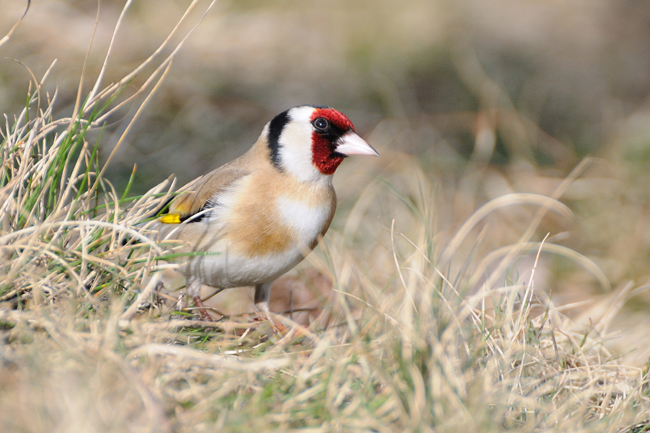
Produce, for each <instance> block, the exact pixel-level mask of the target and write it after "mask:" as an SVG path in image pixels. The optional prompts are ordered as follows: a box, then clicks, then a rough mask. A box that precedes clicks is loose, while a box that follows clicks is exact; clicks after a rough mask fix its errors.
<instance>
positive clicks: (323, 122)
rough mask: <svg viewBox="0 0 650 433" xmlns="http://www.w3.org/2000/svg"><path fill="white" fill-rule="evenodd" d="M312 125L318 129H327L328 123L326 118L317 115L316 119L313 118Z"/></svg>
mask: <svg viewBox="0 0 650 433" xmlns="http://www.w3.org/2000/svg"><path fill="white" fill-rule="evenodd" d="M312 125H314V128H316V129H318V130H319V131H325V130H327V129H329V126H330V123H329V122H328V121H327V119H325V118H323V117H319V118H317V119H314V121H313V122H312Z"/></svg>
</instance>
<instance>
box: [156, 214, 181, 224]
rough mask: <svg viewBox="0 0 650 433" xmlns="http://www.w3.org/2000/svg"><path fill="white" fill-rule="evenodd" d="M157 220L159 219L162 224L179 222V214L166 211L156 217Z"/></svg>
mask: <svg viewBox="0 0 650 433" xmlns="http://www.w3.org/2000/svg"><path fill="white" fill-rule="evenodd" d="M158 221H160V222H161V223H163V224H180V223H181V215H180V214H177V213H168V214H166V215H163V216H161V217H160V218H158Z"/></svg>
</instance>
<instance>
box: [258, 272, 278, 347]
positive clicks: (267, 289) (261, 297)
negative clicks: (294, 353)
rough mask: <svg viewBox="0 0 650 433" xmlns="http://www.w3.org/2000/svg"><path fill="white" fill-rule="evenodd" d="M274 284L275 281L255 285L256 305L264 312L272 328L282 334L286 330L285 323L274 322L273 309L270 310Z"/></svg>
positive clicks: (275, 332) (276, 332)
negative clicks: (272, 317)
mask: <svg viewBox="0 0 650 433" xmlns="http://www.w3.org/2000/svg"><path fill="white" fill-rule="evenodd" d="M272 286H273V281H269V282H266V283H262V284H258V285H257V286H255V307H256V308H257V309H258V310H259V312H260V313H262V314H263V315H264V316H265V318H266V320H268V321H269V324H270V325H271V329H272V330H273V333H274V334H282V333H283V332H284V331H285V327H284V325H282V323H278V322H274V321H273V319H271V314H270V313H271V311H270V310H269V301H270V300H271V287H272Z"/></svg>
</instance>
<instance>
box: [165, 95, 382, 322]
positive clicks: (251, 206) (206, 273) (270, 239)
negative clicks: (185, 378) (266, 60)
mask: <svg viewBox="0 0 650 433" xmlns="http://www.w3.org/2000/svg"><path fill="white" fill-rule="evenodd" d="M350 155H371V156H379V153H378V152H377V151H376V150H375V149H374V148H373V147H372V146H370V145H369V144H368V143H367V142H366V141H365V140H364V139H362V138H361V137H360V136H359V135H357V133H356V132H355V128H354V125H353V124H352V122H351V121H350V119H349V118H348V117H347V116H345V115H344V114H343V113H341V112H339V111H337V110H336V109H334V108H331V107H326V106H320V105H300V106H297V107H293V108H290V109H288V110H286V111H283V112H282V113H280V114H278V115H277V116H275V117H274V118H273V119H272V120H271V121H270V122H268V123H267V124H266V125H265V126H264V128H263V130H262V133H261V135H260V136H259V138H258V139H257V141H256V142H255V143H254V144H253V146H252V147H251V148H250V149H249V150H248V151H247V152H245V153H244V154H242V155H241V156H239V157H238V158H236V159H234V160H232V161H230V162H228V163H226V164H224V165H222V166H220V167H218V168H217V169H215V170H213V171H211V172H210V173H208V174H206V175H204V176H201V177H199V178H197V179H195V180H194V181H192V182H190V183H189V184H187V185H186V186H185V187H184V188H182V189H181V191H182V192H181V193H180V194H178V195H176V196H175V197H174V198H172V199H171V201H170V202H169V204H168V207H167V209H166V211H165V213H163V214H162V215H161V216H159V218H158V219H157V221H156V223H155V227H154V229H155V230H157V231H158V235H159V238H160V240H175V241H181V243H182V244H183V245H184V251H185V252H186V253H187V256H186V259H185V260H184V262H183V263H182V264H181V265H180V271H181V272H182V274H183V275H184V276H185V280H186V286H185V293H186V294H187V295H188V296H189V297H191V299H192V301H193V302H194V305H195V306H196V307H197V309H198V311H199V314H200V316H201V318H202V319H203V320H211V316H210V315H209V314H208V313H207V311H206V309H205V306H204V304H203V301H202V300H201V297H200V296H199V292H200V289H201V286H202V285H207V286H211V287H213V288H215V289H216V291H217V292H220V291H222V290H225V289H230V288H236V287H244V286H254V287H255V294H254V303H255V307H256V309H257V310H258V311H259V312H261V313H264V314H265V315H266V317H267V318H268V317H270V316H269V301H270V296H271V287H272V286H273V281H275V279H277V278H278V277H280V276H281V275H282V274H284V273H286V272H287V271H289V270H290V269H292V268H293V267H294V266H296V265H297V264H298V263H299V262H300V261H302V260H303V258H304V257H305V256H306V255H307V254H309V253H310V252H311V251H312V250H313V249H314V248H315V247H316V245H317V244H318V242H319V240H320V239H321V238H322V237H323V236H324V235H325V233H326V232H327V229H328V228H329V226H330V223H331V222H332V219H333V217H334V212H335V210H336V193H335V191H334V187H333V185H332V175H333V174H334V172H335V171H336V169H337V168H338V167H339V165H340V164H341V162H342V161H343V160H344V159H345V158H346V157H348V156H350Z"/></svg>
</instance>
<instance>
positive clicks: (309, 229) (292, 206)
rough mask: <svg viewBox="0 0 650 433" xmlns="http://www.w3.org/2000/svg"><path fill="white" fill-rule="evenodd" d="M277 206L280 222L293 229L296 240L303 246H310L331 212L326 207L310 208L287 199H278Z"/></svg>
mask: <svg viewBox="0 0 650 433" xmlns="http://www.w3.org/2000/svg"><path fill="white" fill-rule="evenodd" d="M277 205H278V211H279V213H280V217H281V218H282V222H283V223H284V224H286V225H288V226H289V227H291V228H292V229H294V230H295V231H296V233H297V235H298V236H297V237H298V239H299V240H300V241H301V242H302V243H305V244H310V243H311V242H313V241H314V240H315V239H316V238H317V237H318V235H319V234H320V233H321V232H322V230H323V226H324V225H325V224H326V223H327V221H328V219H329V217H330V212H331V208H330V207H329V206H327V205H325V206H315V207H312V206H308V205H307V204H306V203H304V202H302V201H298V200H292V199H290V198H287V197H280V198H279V199H278V201H277Z"/></svg>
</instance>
